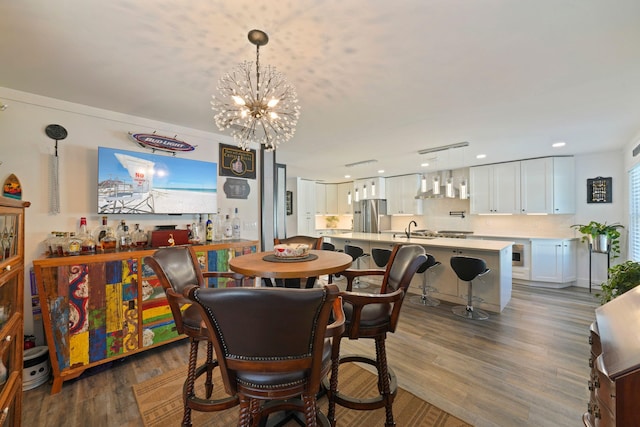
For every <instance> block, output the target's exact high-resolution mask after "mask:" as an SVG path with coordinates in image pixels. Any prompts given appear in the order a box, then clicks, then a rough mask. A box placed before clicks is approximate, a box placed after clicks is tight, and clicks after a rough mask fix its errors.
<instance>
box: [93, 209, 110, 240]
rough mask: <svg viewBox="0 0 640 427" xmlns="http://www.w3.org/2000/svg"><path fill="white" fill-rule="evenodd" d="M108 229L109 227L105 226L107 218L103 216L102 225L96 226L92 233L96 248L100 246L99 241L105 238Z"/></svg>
mask: <svg viewBox="0 0 640 427" xmlns="http://www.w3.org/2000/svg"><path fill="white" fill-rule="evenodd" d="M108 228H109V226H108V225H107V217H106V216H103V217H102V224H101V225H100V226H98V228H96V229H95V230H94V231H93V238H94V240H95V241H96V243H98V246H100V240H102V238H103V237H104V236H105V234H107V229H108Z"/></svg>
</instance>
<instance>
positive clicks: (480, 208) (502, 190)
mask: <svg viewBox="0 0 640 427" xmlns="http://www.w3.org/2000/svg"><path fill="white" fill-rule="evenodd" d="M469 187H470V199H471V202H470V204H471V213H472V214H485V213H490V214H517V213H520V162H509V163H497V164H494V165H485V166H474V167H471V168H469Z"/></svg>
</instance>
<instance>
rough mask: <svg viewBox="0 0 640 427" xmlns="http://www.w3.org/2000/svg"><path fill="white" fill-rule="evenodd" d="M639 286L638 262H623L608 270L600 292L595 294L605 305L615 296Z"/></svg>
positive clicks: (639, 263) (639, 266) (639, 265)
mask: <svg viewBox="0 0 640 427" xmlns="http://www.w3.org/2000/svg"><path fill="white" fill-rule="evenodd" d="M638 285H640V262H636V261H631V260H629V261H625V262H623V263H621V264H616V265H614V266H613V267H611V268H609V278H608V279H607V281H606V282H604V283H602V284H601V285H600V287H601V288H602V292H600V293H596V296H597V297H599V298H600V302H601V303H602V304H605V303H607V302H609V301H611V300H612V299H614V298H616V297H617V296H620V295H622V294H623V293H625V292H627V291H629V290H631V289H633V288H635V287H636V286H638Z"/></svg>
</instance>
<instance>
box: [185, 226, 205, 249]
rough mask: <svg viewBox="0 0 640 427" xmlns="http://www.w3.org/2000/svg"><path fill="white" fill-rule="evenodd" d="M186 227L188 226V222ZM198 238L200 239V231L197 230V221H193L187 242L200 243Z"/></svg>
mask: <svg viewBox="0 0 640 427" xmlns="http://www.w3.org/2000/svg"><path fill="white" fill-rule="evenodd" d="M187 227H189V225H188V224H187ZM200 240H202V239H201V237H200V231H199V230H198V223H197V222H194V223H193V224H191V236H190V237H189V243H191V244H193V245H197V244H199V243H200Z"/></svg>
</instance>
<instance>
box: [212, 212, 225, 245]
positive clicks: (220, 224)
mask: <svg viewBox="0 0 640 427" xmlns="http://www.w3.org/2000/svg"><path fill="white" fill-rule="evenodd" d="M215 221H216V222H215V226H214V229H213V239H214V240H223V239H224V217H223V216H222V214H221V213H220V209H218V214H217V215H216V219H215Z"/></svg>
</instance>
